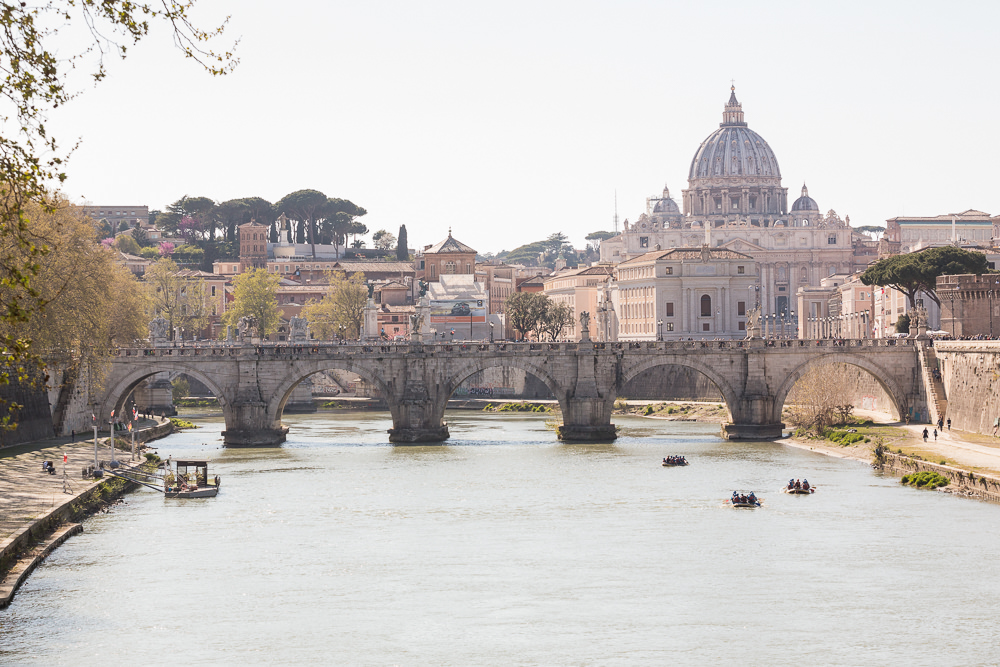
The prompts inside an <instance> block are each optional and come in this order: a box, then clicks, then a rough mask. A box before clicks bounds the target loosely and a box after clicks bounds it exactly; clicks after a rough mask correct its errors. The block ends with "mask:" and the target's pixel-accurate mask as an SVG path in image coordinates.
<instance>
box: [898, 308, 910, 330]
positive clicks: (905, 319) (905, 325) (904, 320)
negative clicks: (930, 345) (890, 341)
mask: <svg viewBox="0 0 1000 667" xmlns="http://www.w3.org/2000/svg"><path fill="white" fill-rule="evenodd" d="M895 329H896V333H905V334H908V333H910V316H909V315H907V314H906V313H903V314H902V315H900V316H899V317H897V318H896V326H895Z"/></svg>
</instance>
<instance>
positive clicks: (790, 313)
mask: <svg viewBox="0 0 1000 667" xmlns="http://www.w3.org/2000/svg"><path fill="white" fill-rule="evenodd" d="M788 324H789V325H790V326H791V329H792V330H791V331H790V332H789V336H788V337H789V338H798V337H799V331H798V327H796V326H795V311H794V310H789V311H788ZM792 334H794V335H792Z"/></svg>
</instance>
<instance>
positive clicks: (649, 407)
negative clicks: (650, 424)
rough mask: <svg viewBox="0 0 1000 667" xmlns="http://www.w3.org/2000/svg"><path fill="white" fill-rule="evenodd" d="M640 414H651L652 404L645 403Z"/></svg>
mask: <svg viewBox="0 0 1000 667" xmlns="http://www.w3.org/2000/svg"><path fill="white" fill-rule="evenodd" d="M642 414H644V415H651V414H653V406H652V405H647V406H646V409H645V410H643V411H642Z"/></svg>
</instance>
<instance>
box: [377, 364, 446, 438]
mask: <svg viewBox="0 0 1000 667" xmlns="http://www.w3.org/2000/svg"><path fill="white" fill-rule="evenodd" d="M438 394H439V392H438V388H437V386H434V387H433V388H428V385H427V383H426V382H424V381H423V380H420V379H415V378H408V379H407V380H406V383H405V384H404V386H403V392H402V398H401V399H400V400H399V402H398V403H396V404H395V405H393V404H394V403H395V402H394V401H390V405H389V411H390V412H391V413H392V428H391V429H389V442H392V443H396V444H400V445H415V444H418V443H422V442H444V441H445V440H447V439H448V438H449V437H451V434H450V433H449V432H448V423H447V422H446V421H444V409H445V407H446V406H447V405H448V397H447V396H444V397H443V399H442V397H441V396H439V395H438Z"/></svg>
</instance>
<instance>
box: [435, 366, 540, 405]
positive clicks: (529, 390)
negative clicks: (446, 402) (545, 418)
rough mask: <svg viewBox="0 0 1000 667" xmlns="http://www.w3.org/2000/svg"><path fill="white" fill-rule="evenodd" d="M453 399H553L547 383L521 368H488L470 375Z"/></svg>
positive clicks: (456, 391)
mask: <svg viewBox="0 0 1000 667" xmlns="http://www.w3.org/2000/svg"><path fill="white" fill-rule="evenodd" d="M452 398H488V399H497V398H499V399H505V398H509V399H552V398H555V396H554V395H553V393H552V392H551V391H549V388H548V387H546V386H545V383H544V382H542V381H541V380H539V379H538V378H536V377H535V376H534V375H530V374H528V373H526V372H524V371H523V370H521V369H520V368H511V367H507V366H504V367H500V368H487V369H486V370H484V371H480V372H478V373H474V374H473V375H470V376H469V378H468V379H467V380H465V382H463V383H462V384H460V385H459V386H458V388H457V389H456V390H455V393H454V394H452Z"/></svg>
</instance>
